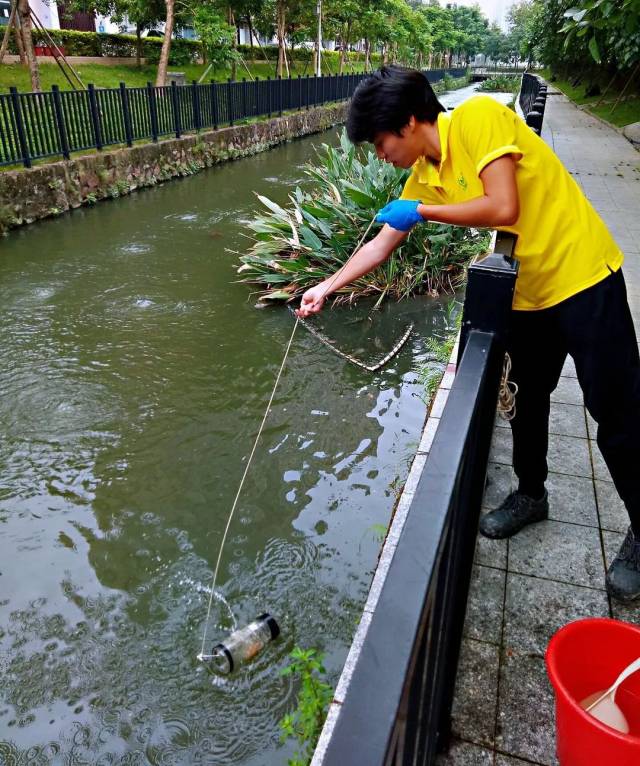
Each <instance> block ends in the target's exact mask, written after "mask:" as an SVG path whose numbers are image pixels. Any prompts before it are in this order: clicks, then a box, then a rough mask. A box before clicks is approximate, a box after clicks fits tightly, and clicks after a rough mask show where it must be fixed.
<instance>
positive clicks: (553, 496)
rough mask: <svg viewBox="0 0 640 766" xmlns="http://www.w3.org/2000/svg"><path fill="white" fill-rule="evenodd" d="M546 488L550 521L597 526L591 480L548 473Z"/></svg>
mask: <svg viewBox="0 0 640 766" xmlns="http://www.w3.org/2000/svg"><path fill="white" fill-rule="evenodd" d="M546 486H547V491H548V492H549V518H550V519H554V520H555V521H568V522H571V523H572V524H586V525H587V526H591V527H597V526H598V512H597V509H596V499H595V495H594V492H593V482H592V480H591V479H587V478H586V477H582V476H568V475H566V474H562V473H554V472H550V473H549V475H548V476H547V482H546Z"/></svg>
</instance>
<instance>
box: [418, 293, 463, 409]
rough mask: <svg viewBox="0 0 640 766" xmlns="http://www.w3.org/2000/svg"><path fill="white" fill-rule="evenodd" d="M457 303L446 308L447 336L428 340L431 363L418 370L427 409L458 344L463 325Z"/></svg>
mask: <svg viewBox="0 0 640 766" xmlns="http://www.w3.org/2000/svg"><path fill="white" fill-rule="evenodd" d="M460 308H461V307H460V304H459V303H457V302H456V301H451V303H450V304H449V305H448V306H447V308H446V317H445V335H444V337H443V338H436V337H433V336H432V337H430V338H427V341H426V346H427V350H428V352H429V361H428V362H426V363H425V364H423V365H421V367H420V368H419V370H418V378H419V380H420V382H421V383H422V385H423V386H424V396H423V397H421V398H422V400H423V401H424V402H425V404H426V405H427V407H429V406H430V404H431V402H432V401H433V398H434V397H435V395H436V393H437V391H438V386H439V385H440V381H441V380H442V376H443V375H444V373H445V369H446V366H447V363H448V362H449V359H451V354H452V352H453V347H454V346H455V344H456V338H457V337H458V333H459V332H460V327H461V325H462V311H461V310H460Z"/></svg>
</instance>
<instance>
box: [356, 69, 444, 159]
mask: <svg viewBox="0 0 640 766" xmlns="http://www.w3.org/2000/svg"><path fill="white" fill-rule="evenodd" d="M444 111H445V108H444V107H443V106H442V104H441V103H440V102H439V101H438V99H437V98H436V95H435V93H434V92H433V88H432V87H431V85H430V84H429V81H428V80H427V78H426V75H424V74H423V73H422V72H419V71H418V70H417V69H408V68H407V67H401V66H389V67H386V66H384V67H381V68H380V69H378V70H377V71H376V72H374V73H373V74H371V75H369V77H367V78H366V79H364V80H363V81H362V82H361V83H360V85H358V87H357V88H356V90H355V93H354V94H353V97H352V99H351V104H350V106H349V114H348V116H347V135H348V136H349V140H350V141H352V142H353V143H354V144H361V143H363V142H364V141H369V142H373V141H374V139H375V137H376V135H377V134H378V133H383V132H391V133H396V134H397V135H399V134H400V131H401V130H402V128H404V126H405V125H407V124H408V122H409V118H410V117H411V116H412V115H413V116H414V117H415V118H416V120H418V121H419V122H435V121H436V119H437V118H438V114H439V113H440V112H444Z"/></svg>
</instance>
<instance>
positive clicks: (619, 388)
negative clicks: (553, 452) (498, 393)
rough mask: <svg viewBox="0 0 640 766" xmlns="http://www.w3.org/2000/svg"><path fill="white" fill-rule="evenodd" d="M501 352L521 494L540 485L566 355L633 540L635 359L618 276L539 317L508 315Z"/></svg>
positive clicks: (639, 436) (638, 515)
mask: <svg viewBox="0 0 640 766" xmlns="http://www.w3.org/2000/svg"><path fill="white" fill-rule="evenodd" d="M511 319H512V322H511V331H510V339H509V342H508V351H509V354H510V356H511V361H512V370H511V379H512V380H513V381H514V382H515V383H517V384H518V394H517V397H516V417H515V418H514V419H513V420H512V421H511V428H512V433H513V467H514V470H515V473H516V475H517V477H518V479H519V481H520V489H521V491H523V492H527V494H532V493H534V492H536V491H537V488H542V486H543V484H544V481H545V479H546V478H547V470H548V469H547V447H548V428H549V397H550V395H551V392H552V391H553V390H554V389H555V387H556V386H557V385H558V380H559V378H560V373H561V371H562V367H563V364H564V361H565V359H566V356H567V354H569V355H570V356H572V357H573V360H574V362H575V366H576V372H577V375H578V381H579V383H580V387H581V388H582V391H583V393H584V401H585V405H586V407H587V409H588V411H589V412H590V414H591V415H592V417H593V418H594V420H595V421H596V422H597V424H598V446H599V448H600V451H601V452H602V455H603V457H604V459H605V462H606V464H607V467H608V468H609V471H610V472H611V477H612V479H613V482H614V484H615V486H616V489H617V491H618V494H619V495H620V497H621V498H622V500H623V501H624V504H625V505H626V507H627V511H628V512H629V517H630V519H631V524H632V527H633V531H634V533H635V535H636V537H638V538H640V356H639V354H638V345H637V340H636V334H635V330H634V327H633V320H632V318H631V312H630V310H629V306H628V304H627V291H626V287H625V283H624V278H623V276H622V271H621V270H619V271H617V272H615V273H612V274H611V275H610V276H608V277H606V278H605V279H604V280H602V281H601V282H599V283H598V284H597V285H594V286H593V287H590V288H588V289H586V290H583V291H582V292H580V293H578V294H577V295H574V296H572V297H571V298H568V299H567V300H565V301H563V302H562V303H559V304H558V305H556V306H552V307H551V308H549V309H543V310H541V311H513V312H512V316H511Z"/></svg>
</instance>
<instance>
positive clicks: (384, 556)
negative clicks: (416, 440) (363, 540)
mask: <svg viewBox="0 0 640 766" xmlns="http://www.w3.org/2000/svg"><path fill="white" fill-rule="evenodd" d="M459 343H460V338H459V337H458V339H457V340H456V343H455V346H454V347H453V351H452V352H451V357H450V358H449V363H448V364H447V367H446V369H445V373H444V375H443V377H442V380H441V381H440V385H439V386H438V390H437V392H436V395H435V397H434V399H433V402H432V404H431V409H430V410H429V415H428V417H427V420H426V422H425V425H424V429H423V431H422V436H421V438H420V444H419V446H418V450H417V452H416V455H415V457H414V459H413V462H412V464H411V470H410V471H409V475H408V476H407V480H406V482H405V485H404V488H403V490H402V494H401V495H400V499H399V500H398V504H397V506H396V508H395V512H394V515H393V519H392V521H391V525H390V526H389V531H388V533H387V537H386V539H385V542H384V545H383V547H382V551H381V553H380V558H379V559H378V566H377V567H376V571H375V574H374V577H373V580H372V582H371V588H370V589H369V596H368V597H367V601H366V603H365V605H364V608H363V612H362V617H361V618H360V623H359V625H358V628H357V630H356V632H355V635H354V637H353V641H352V643H351V648H350V649H349V654H348V655H347V659H346V661H345V663H344V667H343V669H342V673H341V675H340V679H339V681H338V685H337V687H336V690H335V693H334V695H333V701H332V702H331V705H330V706H329V712H328V715H327V719H326V721H325V724H324V727H323V729H322V733H321V734H320V738H319V740H318V744H317V745H316V749H315V752H314V755H313V760H312V761H311V766H322V764H323V762H324V757H325V753H326V749H327V747H328V745H329V740H330V739H331V736H332V734H333V730H334V728H335V725H336V721H337V720H338V716H339V714H340V708H341V706H342V703H343V701H344V699H345V695H346V692H347V689H348V688H349V684H350V683H351V676H352V675H353V670H354V668H355V666H356V662H357V661H358V657H359V656H360V652H361V650H362V645H363V643H364V640H365V637H366V635H367V631H368V630H369V625H370V623H371V618H372V616H373V611H374V609H375V607H376V604H377V603H378V598H379V596H380V592H381V591H382V586H383V584H384V581H385V579H386V577H387V573H388V571H389V566H390V565H391V560H392V558H393V555H394V553H395V550H396V546H397V544H398V540H399V538H400V534H401V532H402V529H403V527H404V523H405V521H406V518H407V514H408V512H409V508H410V507H411V503H412V501H413V498H414V495H415V492H416V488H417V486H418V482H419V481H420V477H421V476H422V471H423V470H424V467H425V464H426V462H427V457H428V455H429V450H430V449H431V445H432V444H433V438H434V436H435V434H436V431H437V430H438V426H439V425H440V418H441V417H442V411H443V409H444V405H445V404H446V402H447V399H448V397H449V391H450V390H451V386H452V384H453V380H454V378H455V375H456V360H457V358H458V348H459Z"/></svg>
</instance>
